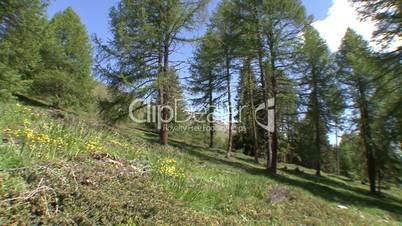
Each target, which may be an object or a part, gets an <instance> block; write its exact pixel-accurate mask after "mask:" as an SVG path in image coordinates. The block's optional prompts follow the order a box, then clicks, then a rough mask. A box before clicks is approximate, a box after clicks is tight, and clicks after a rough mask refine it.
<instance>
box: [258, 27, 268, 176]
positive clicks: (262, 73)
mask: <svg viewBox="0 0 402 226" xmlns="http://www.w3.org/2000/svg"><path fill="white" fill-rule="evenodd" d="M257 38H258V40H259V43H260V45H259V48H258V50H257V55H258V66H259V69H260V80H261V85H262V93H263V100H264V103H265V113H266V120H267V124H268V121H269V118H268V110H269V107H268V90H267V88H268V86H267V80H266V78H265V70H264V63H263V53H262V47H261V43H262V42H261V36H260V34H258V33H257ZM266 134H267V145H266V155H267V169H268V168H269V167H271V151H270V150H271V141H270V135H269V131H267V133H266Z"/></svg>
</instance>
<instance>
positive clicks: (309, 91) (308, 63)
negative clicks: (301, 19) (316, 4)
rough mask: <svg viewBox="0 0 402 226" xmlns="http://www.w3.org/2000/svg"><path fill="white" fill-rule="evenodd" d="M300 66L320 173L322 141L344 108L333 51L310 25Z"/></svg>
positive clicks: (303, 102)
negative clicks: (337, 84)
mask: <svg viewBox="0 0 402 226" xmlns="http://www.w3.org/2000/svg"><path fill="white" fill-rule="evenodd" d="M301 53H302V54H301V55H300V58H299V60H298V64H297V69H298V72H299V73H300V75H301V77H300V84H299V85H300V86H299V87H300V96H301V97H302V98H301V99H302V104H303V105H304V107H305V108H307V112H308V113H307V115H308V116H309V117H311V118H310V121H311V122H312V123H311V124H310V125H311V126H312V130H311V131H312V132H313V133H312V134H311V135H312V136H313V137H312V139H311V140H313V146H314V150H315V151H314V152H315V153H314V155H313V156H312V158H314V161H315V169H316V175H318V176H319V175H320V174H321V156H322V155H321V152H322V144H323V143H325V142H326V140H327V134H326V133H325V132H323V131H330V129H331V126H330V124H331V123H333V122H334V121H335V120H336V116H337V115H339V113H338V112H340V111H341V109H342V108H343V105H342V97H341V95H340V91H339V90H338V89H337V86H336V84H335V82H334V81H335V76H334V75H335V73H334V70H333V64H332V60H331V53H330V52H329V49H328V47H327V45H326V43H325V41H324V40H323V39H322V38H321V37H320V35H319V33H318V31H316V30H315V29H314V28H312V27H310V26H307V27H306V29H305V32H304V44H303V47H302V49H301Z"/></svg>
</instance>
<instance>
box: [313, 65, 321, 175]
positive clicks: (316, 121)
mask: <svg viewBox="0 0 402 226" xmlns="http://www.w3.org/2000/svg"><path fill="white" fill-rule="evenodd" d="M312 77H313V78H312V86H313V92H312V95H313V96H312V98H313V105H314V106H313V116H314V127H315V128H314V132H315V139H314V140H315V142H314V143H315V150H316V155H317V156H316V163H315V169H316V172H315V175H317V176H321V136H320V106H319V101H318V84H317V77H316V72H315V70H314V68H313V70H312Z"/></svg>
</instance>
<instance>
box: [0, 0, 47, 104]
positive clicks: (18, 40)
mask: <svg viewBox="0 0 402 226" xmlns="http://www.w3.org/2000/svg"><path fill="white" fill-rule="evenodd" d="M45 6H46V5H45V4H44V2H42V1H40V0H32V1H26V0H22V1H17V0H5V1H1V2H0V77H1V79H0V93H1V94H0V95H1V98H2V99H3V100H5V99H10V98H11V97H12V94H13V93H16V92H23V91H27V90H28V89H29V83H30V80H32V79H33V76H34V75H35V74H37V73H38V72H39V71H40V70H41V69H42V67H41V56H40V49H41V46H42V42H43V38H42V34H43V32H44V31H45V29H46V24H47V19H46V15H45Z"/></svg>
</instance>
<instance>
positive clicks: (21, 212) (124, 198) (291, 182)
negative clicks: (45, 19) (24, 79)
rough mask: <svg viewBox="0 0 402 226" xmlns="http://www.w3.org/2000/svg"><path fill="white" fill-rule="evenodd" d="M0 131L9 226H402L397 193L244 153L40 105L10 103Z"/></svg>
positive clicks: (2, 204)
mask: <svg viewBox="0 0 402 226" xmlns="http://www.w3.org/2000/svg"><path fill="white" fill-rule="evenodd" d="M18 130H19V132H18ZM29 130H32V133H33V135H30V134H29V133H27V131H28V132H29ZM0 131H1V133H0V134H1V135H0V136H1V137H3V138H4V141H5V142H4V143H3V144H0V225H3V224H6V225H7V224H12V223H20V224H22V223H25V224H40V223H43V224H53V225H60V224H72V223H78V224H82V225H85V224H88V225H90V224H102V225H104V224H111V225H112V224H120V225H163V224H165V225H177V224H183V225H402V223H401V220H402V218H401V215H402V200H401V198H400V197H402V192H401V191H402V190H401V189H398V188H396V187H391V189H390V190H386V191H385V192H384V194H383V195H382V196H381V197H373V196H370V195H369V194H368V191H367V187H366V186H365V185H362V184H360V183H357V182H353V181H349V180H348V179H347V178H344V177H339V176H335V175H328V174H325V173H324V174H323V176H322V177H316V176H314V172H313V171H312V170H310V169H306V168H303V167H299V169H300V170H301V171H302V172H299V171H296V170H295V167H296V166H294V165H284V164H280V165H279V172H278V175H269V174H267V173H266V171H265V169H264V166H263V165H256V164H255V163H254V162H253V159H252V158H251V157H248V156H245V155H243V154H240V153H237V154H236V155H235V157H234V158H233V159H227V158H225V157H224V156H225V155H224V152H223V151H220V150H209V149H208V148H205V147H203V146H202V145H192V144H188V143H186V141H185V140H182V139H174V138H173V139H171V141H170V144H171V145H170V146H169V147H161V146H159V145H158V144H157V139H158V137H157V135H156V134H154V133H152V132H144V131H139V130H135V129H133V128H131V127H130V126H120V127H117V128H110V127H107V126H104V125H102V124H99V123H97V122H96V120H94V119H88V118H87V117H85V120H84V119H82V118H80V117H79V116H76V115H71V114H66V113H63V112H57V111H54V110H49V109H47V108H40V107H32V106H31V107H28V106H18V105H16V104H6V105H5V104H1V105H0ZM28 135H29V136H28ZM46 137H47V138H48V139H47V138H46ZM45 138H46V139H45ZM60 140H62V141H63V142H57V141H60ZM44 186H45V187H47V188H51V189H48V190H44V191H41V192H38V191H37V190H38V188H40V187H44ZM35 191H36V192H35ZM30 194H31V196H32V197H29V198H26V197H27V196H29V195H30ZM339 205H342V206H346V207H347V209H342V208H339ZM56 210H57V211H56Z"/></svg>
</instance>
